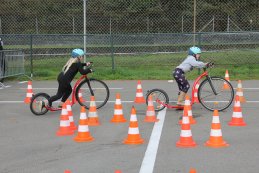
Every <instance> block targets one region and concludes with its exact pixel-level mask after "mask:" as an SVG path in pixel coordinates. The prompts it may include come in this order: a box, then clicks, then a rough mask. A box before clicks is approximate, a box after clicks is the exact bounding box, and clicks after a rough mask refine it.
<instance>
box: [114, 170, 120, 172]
mask: <svg viewBox="0 0 259 173" xmlns="http://www.w3.org/2000/svg"><path fill="white" fill-rule="evenodd" d="M114 173H122V172H121V170H115V172H114Z"/></svg>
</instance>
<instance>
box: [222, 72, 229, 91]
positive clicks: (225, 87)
mask: <svg viewBox="0 0 259 173" xmlns="http://www.w3.org/2000/svg"><path fill="white" fill-rule="evenodd" d="M225 79H226V80H227V81H228V82H229V81H230V79H229V74H228V70H226V73H225ZM223 89H226V90H228V89H230V88H229V86H228V84H227V83H226V82H224V85H223Z"/></svg>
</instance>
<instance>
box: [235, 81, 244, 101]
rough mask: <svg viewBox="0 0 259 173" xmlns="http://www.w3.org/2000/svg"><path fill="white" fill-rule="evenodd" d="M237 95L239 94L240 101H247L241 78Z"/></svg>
mask: <svg viewBox="0 0 259 173" xmlns="http://www.w3.org/2000/svg"><path fill="white" fill-rule="evenodd" d="M236 95H238V96H239V101H240V103H245V102H246V99H245V97H244V93H243V88H242V82H241V80H238V84H237V92H236Z"/></svg>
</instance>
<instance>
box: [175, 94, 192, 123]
mask: <svg viewBox="0 0 259 173" xmlns="http://www.w3.org/2000/svg"><path fill="white" fill-rule="evenodd" d="M184 109H187V112H188V117H189V122H190V124H196V120H195V119H194V118H193V116H192V106H191V101H190V97H189V96H188V95H186V96H185V102H184ZM183 113H184V112H183ZM179 124H182V120H179Z"/></svg>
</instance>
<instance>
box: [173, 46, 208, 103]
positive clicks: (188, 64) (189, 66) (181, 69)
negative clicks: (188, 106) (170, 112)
mask: <svg viewBox="0 0 259 173" xmlns="http://www.w3.org/2000/svg"><path fill="white" fill-rule="evenodd" d="M200 54H201V49H200V48H198V47H195V46H194V47H191V48H189V50H188V56H187V58H186V59H185V60H184V61H183V62H182V63H181V64H180V65H179V66H177V67H176V68H175V70H174V71H173V77H174V79H175V81H176V82H177V84H178V88H179V92H178V99H177V105H179V106H183V105H184V100H185V95H186V93H187V92H188V90H189V88H190V84H189V82H188V81H187V79H186V77H185V73H187V72H189V71H192V70H193V67H196V68H204V67H206V66H207V64H208V63H204V62H202V61H199V59H200V56H201V55H200Z"/></svg>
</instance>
